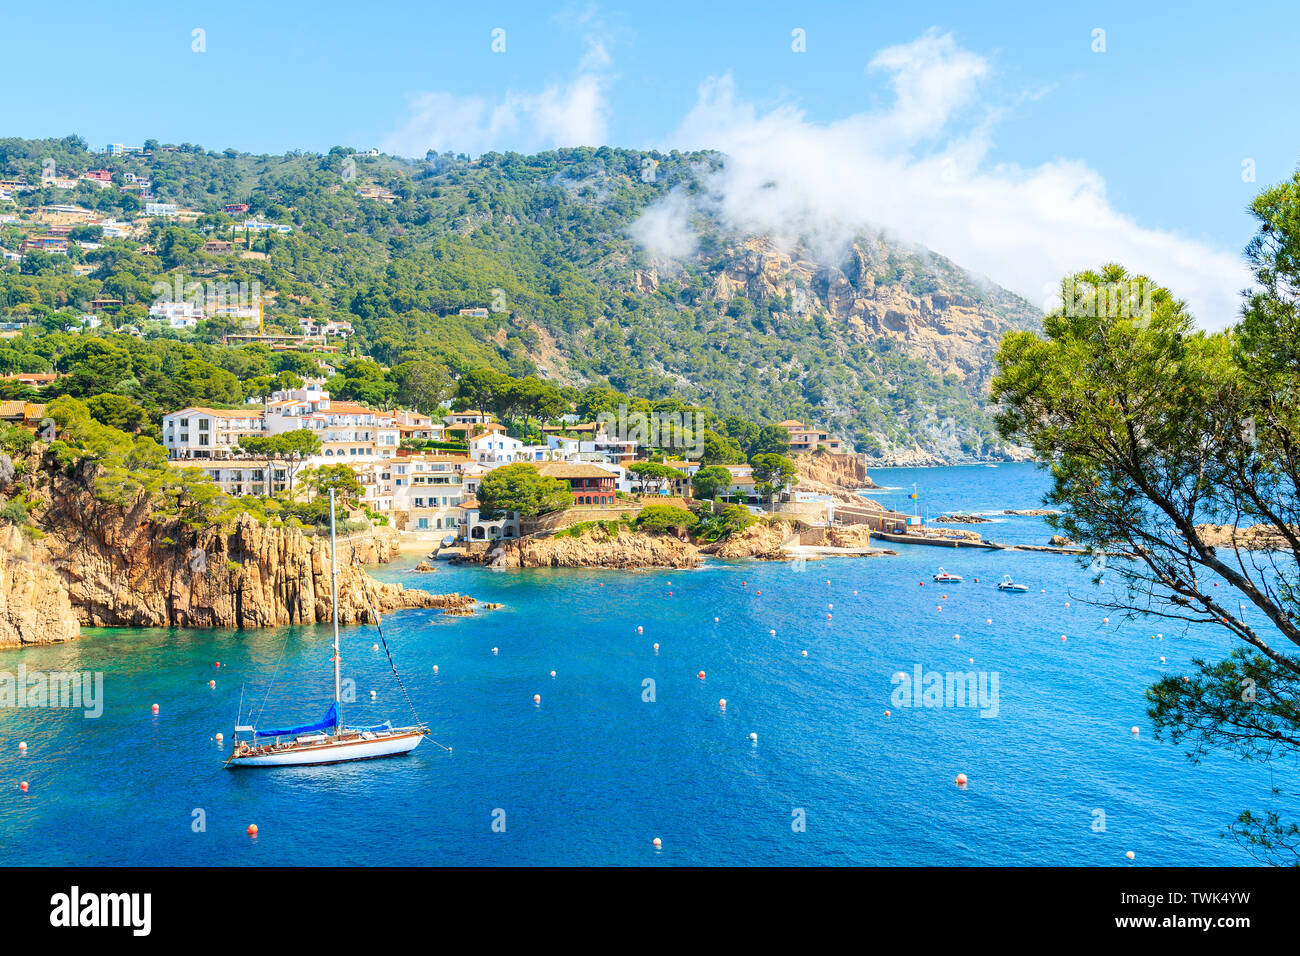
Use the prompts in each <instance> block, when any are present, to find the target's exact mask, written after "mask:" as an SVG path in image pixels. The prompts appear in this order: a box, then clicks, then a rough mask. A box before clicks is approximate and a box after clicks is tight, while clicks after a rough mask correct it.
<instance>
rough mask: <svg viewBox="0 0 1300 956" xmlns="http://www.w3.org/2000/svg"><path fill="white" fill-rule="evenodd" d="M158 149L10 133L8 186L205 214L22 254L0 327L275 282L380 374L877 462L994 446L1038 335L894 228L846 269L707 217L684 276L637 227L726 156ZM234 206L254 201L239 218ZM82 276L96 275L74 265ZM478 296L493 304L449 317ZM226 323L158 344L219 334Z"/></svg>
mask: <svg viewBox="0 0 1300 956" xmlns="http://www.w3.org/2000/svg"><path fill="white" fill-rule="evenodd" d="M145 145H146V150H147V153H146V154H145V155H129V156H113V157H109V156H107V155H105V154H103V153H99V152H94V153H92V152H88V151H87V150H86V148H85V144H84V143H83V142H82V141H81V140H80V139H79V138H76V137H69V138H67V139H64V140H42V141H34V140H16V139H5V140H0V178H3V179H8V180H14V179H26V180H28V181H29V182H32V183H36V182H38V181H40V173H41V169H42V163H43V162H47V161H48V160H51V159H52V160H53V161H54V167H55V169H56V171H57V176H59V177H75V176H78V175H79V174H81V173H83V172H85V171H87V170H93V169H101V168H103V169H107V170H109V171H110V173H111V174H112V177H113V184H114V187H117V186H118V185H119V184H122V183H126V182H130V181H131V178H132V177H134V178H136V179H144V180H148V181H150V182H151V184H152V192H153V195H154V197H155V199H156V200H157V201H159V202H174V203H177V204H179V205H180V206H182V207H184V208H187V209H191V210H195V211H198V212H202V213H204V215H203V216H202V217H201V218H200V219H198V221H197V222H193V223H191V224H188V225H180V224H177V223H175V222H174V221H169V220H164V219H154V220H152V221H151V222H150V224H149V226H148V228H147V229H146V230H144V231H142V232H141V233H140V234H139V235H135V236H133V237H132V238H130V239H124V240H105V241H104V242H103V243H102V245H101V247H100V248H98V249H93V250H89V251H87V250H83V249H80V248H77V249H74V250H73V251H72V253H71V254H70V255H69V256H68V257H66V258H65V257H61V256H45V255H44V254H31V255H29V256H28V257H27V258H25V259H24V260H23V264H22V267H21V272H20V268H19V266H18V264H17V263H10V264H8V265H7V267H6V268H5V270H4V271H3V272H0V297H2V298H0V311H3V312H5V313H8V315H7V316H4V317H9V318H21V314H22V313H23V312H24V311H36V312H40V311H42V310H46V311H48V310H57V309H61V308H64V307H71V306H74V305H76V306H81V307H84V306H82V304H83V303H86V302H88V301H89V300H91V299H94V298H97V297H104V296H107V297H114V298H120V299H122V300H123V301H124V302H125V303H126V306H125V307H124V310H123V314H125V315H133V316H138V317H143V310H140V311H132V309H131V307H132V306H133V305H136V306H143V307H147V306H148V305H149V304H150V303H151V302H152V301H154V299H155V298H156V296H155V293H154V292H153V285H154V283H155V282H157V281H158V280H159V279H160V278H172V277H174V275H175V274H177V273H179V274H180V275H182V276H183V277H184V280H185V281H193V280H199V281H203V280H208V279H211V280H215V281H222V282H225V281H234V282H241V281H242V282H248V283H252V282H259V283H261V285H262V287H263V288H264V289H265V290H267V291H270V292H273V293H274V297H273V298H272V299H271V300H270V301H271V303H272V304H271V307H270V308H269V309H268V310H267V322H268V323H270V324H274V325H279V326H281V327H283V328H285V329H287V330H292V329H293V328H294V327H295V326H296V324H297V320H298V319H299V318H304V317H310V318H318V319H319V318H345V319H347V320H349V321H351V322H352V323H353V325H354V327H355V329H356V331H357V335H356V337H355V339H354V340H353V343H352V344H353V345H354V346H355V348H356V350H358V351H359V352H360V353H362V354H367V355H369V356H371V357H373V358H374V359H376V360H378V361H379V362H382V363H384V364H388V365H396V364H398V363H400V362H403V361H406V360H408V359H409V358H410V357H411V356H412V355H415V354H419V355H422V356H433V357H436V358H437V359H439V360H440V361H442V362H445V363H446V364H447V365H448V366H450V367H451V368H452V369H453V370H457V371H462V370H467V369H469V368H473V367H479V366H484V365H487V366H492V367H495V368H498V369H500V370H502V371H510V372H512V373H514V374H527V373H529V372H532V371H537V372H538V373H539V374H541V375H543V376H544V377H547V378H552V379H555V380H556V381H557V382H560V383H563V384H575V385H576V384H582V383H585V382H589V381H593V380H600V379H605V378H607V379H608V380H609V382H610V383H611V384H612V385H613V386H614V387H615V388H618V389H620V390H622V391H625V392H628V393H631V394H635V395H640V396H644V397H647V398H658V397H669V396H672V397H678V398H682V399H684V400H687V401H691V402H698V403H701V404H704V405H707V406H710V407H712V408H713V409H714V410H715V411H717V412H719V413H720V414H722V415H727V414H730V413H737V414H742V415H745V416H747V417H749V418H751V419H769V420H773V421H779V420H781V419H784V418H789V417H796V418H802V419H805V420H810V421H811V422H814V423H817V424H821V425H824V426H827V427H829V428H831V429H832V430H835V431H838V432H839V433H840V434H842V435H843V437H845V438H846V439H848V440H850V441H851V442H852V443H854V444H855V445H856V446H857V447H858V448H859V449H860V450H863V451H866V452H868V453H874V452H880V451H889V452H893V451H896V450H900V449H916V448H919V449H921V450H923V451H926V452H929V453H933V454H937V455H940V456H943V457H947V458H958V457H962V456H964V455H980V454H990V453H995V452H996V451H997V450H998V446H997V439H996V438H995V437H994V432H993V428H992V424H991V420H990V417H989V415H988V414H987V412H986V411H985V410H984V409H983V408H982V407H981V401H980V396H981V394H982V393H983V391H984V389H985V386H986V384H987V381H988V377H989V374H990V370H991V360H992V352H993V349H994V347H995V345H996V343H997V341H998V339H999V338H1000V337H1001V334H1002V332H1003V331H1004V330H1006V329H1008V328H1013V327H1027V326H1033V325H1035V324H1036V323H1037V322H1038V313H1037V312H1036V310H1035V309H1034V308H1033V307H1032V306H1030V305H1029V304H1028V303H1027V302H1025V301H1024V300H1023V299H1021V298H1019V297H1017V296H1015V295H1013V294H1011V293H1009V292H1006V291H1005V290H1002V289H999V288H997V287H996V286H993V285H992V284H991V283H988V282H986V281H982V280H979V279H977V278H976V277H973V276H971V275H970V274H968V273H966V272H964V271H963V270H961V269H960V268H959V267H958V266H956V265H954V264H952V263H950V262H948V261H947V260H945V259H943V258H942V257H940V256H937V255H935V254H933V253H930V252H928V251H926V250H923V249H917V248H911V247H908V246H906V245H904V244H903V243H901V242H899V241H897V240H895V239H892V238H890V237H888V236H886V235H885V234H883V233H875V234H863V235H860V236H858V238H857V239H856V241H854V242H853V243H852V244H851V245H850V246H848V247H846V248H845V249H844V250H843V251H842V253H841V254H839V255H837V256H836V257H835V259H836V260H837V261H835V263H834V264H833V265H831V264H827V263H826V262H824V261H818V259H817V258H816V257H814V256H812V255H811V254H810V253H809V252H808V251H807V250H806V249H804V248H802V247H798V246H796V247H794V248H793V249H786V250H782V249H780V248H778V246H777V245H776V244H775V243H774V242H772V241H771V240H770V239H768V238H766V237H761V236H759V237H755V236H737V235H731V234H727V233H726V232H724V231H723V230H722V229H721V228H720V226H719V224H718V223H717V222H716V221H714V220H713V219H711V218H710V217H709V216H708V215H706V214H697V215H696V216H695V219H694V227H695V229H696V230H697V231H698V233H699V242H698V246H697V247H696V249H695V250H694V252H693V253H692V254H691V255H690V256H689V257H688V258H687V259H686V260H685V261H684V262H682V263H680V264H666V263H662V262H656V261H653V260H652V259H651V258H649V257H648V255H647V254H646V253H645V252H644V251H643V250H642V248H641V247H640V245H639V244H638V242H637V241H636V240H635V239H634V238H633V231H632V230H633V227H634V224H636V223H637V222H638V220H639V219H640V218H641V216H642V214H643V213H644V212H645V210H646V209H647V208H648V207H651V206H652V205H653V204H655V203H656V202H659V201H662V200H665V199H666V198H667V197H669V196H670V195H683V194H684V195H690V194H692V193H694V192H698V191H700V190H701V189H703V188H705V187H704V180H705V177H706V176H707V175H708V173H709V172H710V171H712V170H715V169H716V168H717V167H718V165H719V164H721V163H723V162H725V160H724V158H723V157H722V156H720V155H718V154H711V153H690V154H683V153H677V152H674V153H671V154H660V153H643V152H638V151H635V150H624V149H613V148H607V147H606V148H600V149H585V148H584V149H566V150H557V151H554V152H548V153H542V154H539V155H536V156H521V155H517V154H513V153H512V154H495V153H494V154H487V155H485V156H482V157H480V158H478V159H474V160H471V159H469V158H468V157H465V156H453V155H438V154H430V155H428V156H427V157H426V158H425V159H423V160H418V161H411V160H404V159H398V158H394V157H389V156H383V155H362V154H360V153H356V152H354V151H353V150H350V149H345V148H335V149H333V150H331V151H330V153H329V154H328V155H319V154H305V153H291V154H288V155H283V156H254V155H248V154H243V153H239V152H236V151H235V150H226V151H224V152H219V153H218V152H210V151H206V150H204V149H202V148H201V147H197V146H191V145H188V144H187V145H182V146H179V147H169V146H164V145H162V144H158V143H154V142H149V143H146V144H145ZM649 160H652V161H653V162H654V164H656V165H654V175H653V176H647V175H644V171H645V170H646V169H647V168H648V167H649V165H650V164H649V163H648V161H649ZM647 180H650V181H647ZM366 194H369V196H367V195H366ZM376 194H378V197H379V198H371V197H374V196H375V195H376ZM14 198H15V200H16V202H17V205H18V207H20V212H21V213H22V214H23V216H24V217H25V216H28V215H30V214H31V213H32V211H33V207H35V206H39V205H50V204H55V203H65V204H76V205H81V206H85V207H88V208H94V209H97V210H101V211H103V212H104V213H106V214H112V215H114V216H115V217H117V218H119V219H129V218H132V217H138V216H139V215H141V213H142V212H143V210H142V209H141V207H140V204H139V202H138V201H137V200H136V199H135V198H133V197H132V196H129V195H126V194H123V193H122V192H120V190H119V189H118V188H105V189H101V188H99V187H98V186H96V185H94V184H89V183H81V184H79V185H77V186H76V188H75V189H60V188H54V187H53V186H49V187H47V188H43V189H40V190H37V191H34V192H27V193H22V194H19V195H15V197H14ZM229 203H247V204H248V205H249V207H250V208H249V210H248V211H247V212H246V213H245V212H242V211H240V212H239V213H238V214H235V215H233V216H227V215H225V214H223V213H222V212H221V210H222V207H223V205H225V204H229ZM9 209H10V210H12V209H13V207H12V206H11V207H9ZM5 211H6V210H5V209H3V208H0V212H5ZM249 217H252V218H256V219H259V220H263V221H269V222H274V223H283V224H288V225H291V226H292V227H293V231H292V232H291V233H289V234H280V233H275V232H266V233H259V234H258V237H257V239H256V241H255V242H254V243H253V244H252V245H251V246H248V247H243V248H245V249H246V251H253V250H257V251H259V252H262V253H265V258H254V257H248V256H242V255H237V254H234V255H232V254H230V253H225V254H223V253H211V252H204V251H203V250H202V245H203V242H204V240H205V239H210V238H214V237H215V238H234V236H235V233H234V232H233V231H232V230H231V226H232V225H234V224H236V223H239V222H242V220H243V219H244V218H249ZM20 226H21V224H20V223H19V224H16V223H12V222H11V223H6V224H3V225H0V246H3V247H4V248H5V249H7V250H13V249H16V248H17V247H18V242H19V241H20V239H21V234H20V233H19V231H18V230H19V229H20ZM238 248H241V247H240V246H239V245H238V244H237V249H238ZM56 260H62V261H56ZM77 264H81V265H82V268H81V271H82V272H87V271H88V274H86V275H74V274H73V268H74V266H76V265H77ZM86 264H89V265H91V266H93V268H92V269H90V270H87V269H86V268H85V266H86ZM473 307H489V308H490V309H492V314H491V315H490V316H489V317H488V318H486V319H485V318H481V317H474V316H459V315H457V314H456V313H457V311H458V310H460V309H463V308H473ZM214 326H215V323H208V324H207V326H206V327H205V326H200V328H199V330H197V332H189V331H179V332H178V331H174V330H166V331H159V330H158V329H156V328H154V329H152V331H150V332H149V334H161V335H169V336H174V337H181V338H186V337H189V338H193V337H195V336H197V337H198V338H199V339H200V340H204V339H206V340H209V341H214V340H215V338H216V336H217V335H218V334H219V333H220V331H221V330H220V329H219V328H215V327H214ZM141 327H142V328H144V327H145V325H144V324H141Z"/></svg>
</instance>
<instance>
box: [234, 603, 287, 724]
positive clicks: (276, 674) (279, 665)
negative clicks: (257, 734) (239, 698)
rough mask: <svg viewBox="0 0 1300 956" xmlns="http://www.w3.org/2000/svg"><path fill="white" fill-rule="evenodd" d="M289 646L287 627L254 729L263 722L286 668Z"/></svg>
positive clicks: (258, 710)
mask: <svg viewBox="0 0 1300 956" xmlns="http://www.w3.org/2000/svg"><path fill="white" fill-rule="evenodd" d="M288 646H289V628H287V627H286V628H285V629H284V641H283V642H282V643H281V644H280V658H279V660H278V661H277V662H276V665H275V670H274V671H272V672H271V683H269V684H268V685H267V686H266V696H265V697H263V698H262V706H261V707H259V708H257V719H256V720H254V721H253V727H254V728H256V727H257V725H258V724H260V723H261V722H262V711H264V710H266V702H267V701H268V700H270V699H271V691H272V689H273V688H274V687H275V682H276V680H277V679H278V678H279V676H280V671H281V669H282V668H283V667H284V650H285V648H286V647H288ZM241 694H242V691H241Z"/></svg>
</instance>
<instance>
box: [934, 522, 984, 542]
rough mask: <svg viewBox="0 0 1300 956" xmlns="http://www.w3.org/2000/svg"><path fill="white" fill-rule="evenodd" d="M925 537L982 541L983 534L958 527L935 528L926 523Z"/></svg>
mask: <svg viewBox="0 0 1300 956" xmlns="http://www.w3.org/2000/svg"><path fill="white" fill-rule="evenodd" d="M923 537H926V538H955V539H957V540H958V541H983V540H984V536H983V535H982V534H980V533H979V532H978V531H965V530H962V529H960V528H936V527H934V526H933V525H927V526H926V529H925V534H924V535H923Z"/></svg>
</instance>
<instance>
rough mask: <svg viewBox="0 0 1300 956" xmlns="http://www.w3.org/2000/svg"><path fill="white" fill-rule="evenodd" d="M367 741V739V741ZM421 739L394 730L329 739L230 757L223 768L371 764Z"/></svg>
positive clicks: (421, 736)
mask: <svg viewBox="0 0 1300 956" xmlns="http://www.w3.org/2000/svg"><path fill="white" fill-rule="evenodd" d="M367 738H368V739H367ZM423 739H424V732H423V731H421V730H395V731H393V732H392V733H390V734H384V735H361V736H356V735H353V736H349V737H345V738H335V737H330V738H327V739H326V740H323V741H320V742H311V743H296V742H295V743H290V744H283V745H280V746H278V747H277V746H274V745H268V746H265V747H258V748H254V749H251V750H249V751H248V752H247V753H241V752H239V750H236V751H235V752H234V753H232V754H231V755H230V760H229V761H227V763H226V766H227V767H230V768H234V767H303V766H309V765H312V764H327V763H343V762H345V761H349V760H373V759H374V758H376V757H395V756H398V755H400V754H407V753H410V752H411V751H412V750H414V749H415V748H416V747H418V746H419V745H420V741H421V740H423Z"/></svg>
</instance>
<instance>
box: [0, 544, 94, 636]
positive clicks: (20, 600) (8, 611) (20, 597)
mask: <svg viewBox="0 0 1300 956" xmlns="http://www.w3.org/2000/svg"><path fill="white" fill-rule="evenodd" d="M32 554H33V553H32V548H31V544H30V542H28V541H27V540H26V538H25V537H24V536H23V533H22V532H21V531H20V530H19V529H18V528H15V527H13V526H12V525H10V526H8V527H5V528H3V529H0V647H11V646H14V645H18V644H52V643H57V642H58V641H70V640H72V639H73V638H74V637H76V636H77V635H78V634H80V633H81V622H80V620H79V619H78V618H77V612H76V611H75V610H74V609H73V607H72V601H71V600H70V599H69V598H68V592H67V589H65V588H64V587H63V582H62V580H61V579H60V578H59V576H58V575H57V574H56V573H55V572H54V571H53V570H52V569H51V568H50V567H49V566H48V565H46V564H44V563H42V562H39V561H35V560H33V557H32Z"/></svg>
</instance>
